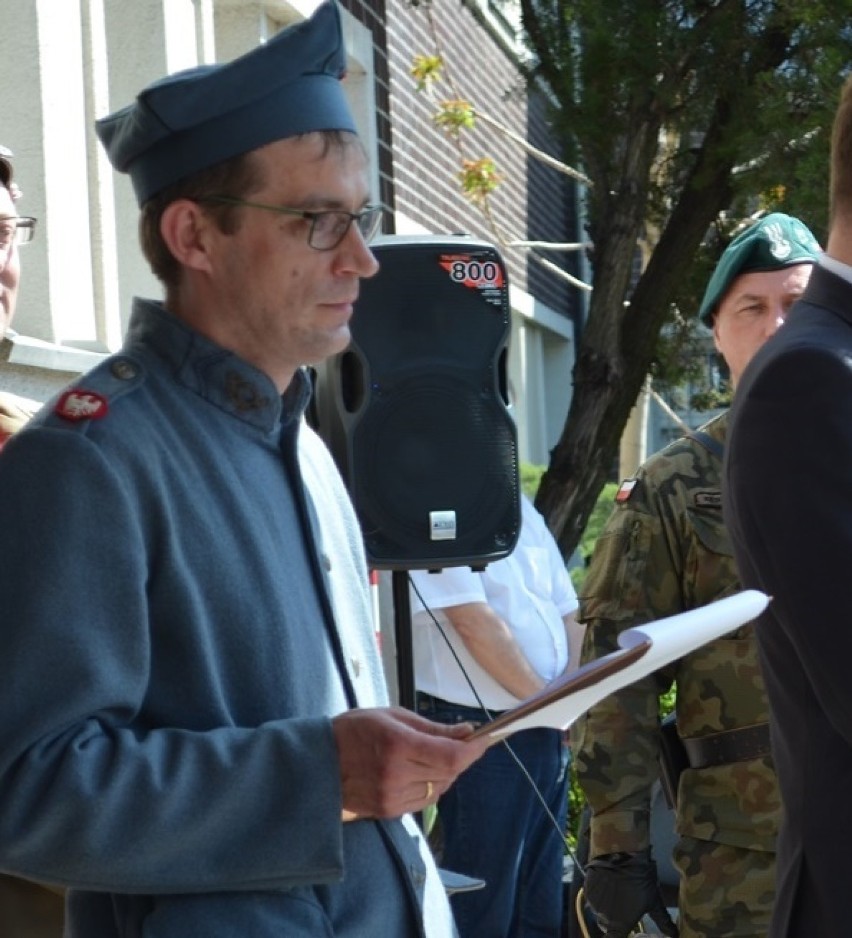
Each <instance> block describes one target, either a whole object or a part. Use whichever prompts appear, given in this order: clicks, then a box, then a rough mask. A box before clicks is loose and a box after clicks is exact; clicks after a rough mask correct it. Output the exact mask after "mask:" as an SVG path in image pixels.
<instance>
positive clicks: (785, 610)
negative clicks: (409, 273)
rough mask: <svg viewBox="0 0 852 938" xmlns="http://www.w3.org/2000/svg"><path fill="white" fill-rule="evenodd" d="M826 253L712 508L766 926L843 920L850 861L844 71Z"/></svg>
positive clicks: (850, 290) (783, 334)
mask: <svg viewBox="0 0 852 938" xmlns="http://www.w3.org/2000/svg"><path fill="white" fill-rule="evenodd" d="M831 218H832V221H831V228H830V231H829V237H828V242H827V247H826V251H825V254H824V255H823V256H822V257H821V258H820V260H819V264H818V265H817V266H816V267H815V268H814V272H813V274H812V276H811V279H810V282H809V284H808V287H807V289H806V291H805V294H804V297H803V298H802V300H801V301H800V302H799V303H797V304H796V305H795V306H794V307H793V309H792V311H791V313H790V316H789V317H788V319H787V323H786V325H785V326H784V328H783V329H781V330H780V331H779V332H778V334H777V335H776V336H775V337H774V338H773V339H771V340H770V341H769V342H768V343H767V344H766V345H765V346H764V347H763V348H762V349H761V351H760V352H759V353H758V354H757V355H756V356H755V358H754V359H752V362H751V364H750V365H749V367H748V368H747V369H746V371H745V374H744V376H743V378H742V381H741V383H740V387H739V388H738V390H737V395H736V398H735V400H734V405H733V408H732V413H731V423H730V429H729V435H728V448H727V454H728V455H727V462H726V467H725V492H724V495H725V504H724V510H725V518H726V521H727V524H728V528H729V530H730V532H731V535H732V538H733V542H734V552H735V556H736V560H737V563H738V565H739V569H740V574H741V577H742V581H743V585H744V586H746V587H758V588H760V589H762V590H765V591H766V592H767V593H769V594H770V595H771V596H772V597H773V599H772V602H771V603H770V605H769V608H768V610H767V612H766V613H765V614H764V615H763V616H762V617H761V619H760V621H759V623H758V626H757V633H758V642H759V646H760V653H761V660H762V665H763V670H764V677H765V681H766V686H767V690H768V694H769V701H770V707H771V711H772V719H771V730H772V746H773V754H774V759H775V764H776V768H777V771H778V776H779V780H780V783H781V794H782V800H783V803H784V809H785V818H784V821H783V823H782V827H781V833H780V838H779V844H778V872H777V890H776V903H775V909H774V913H773V918H772V924H771V928H770V932H769V935H770V938H805V936H807V938H811V936H814V935H820V936H826V938H828V936H835V935H846V934H848V933H849V920H850V919H849V896H848V889H849V880H850V871H852V859H850V857H852V852H850V847H849V844H850V842H852V803H850V792H851V791H852V667H850V660H849V655H850V653H851V652H852V633H850V630H849V620H850V609H849V601H850V591H849V584H850V578H852V569H850V561H852V80H850V81H847V83H846V85H845V86H844V88H843V92H842V97H841V102H840V107H839V109H838V111H837V116H836V118H835V124H834V132H833V138H832V156H831Z"/></svg>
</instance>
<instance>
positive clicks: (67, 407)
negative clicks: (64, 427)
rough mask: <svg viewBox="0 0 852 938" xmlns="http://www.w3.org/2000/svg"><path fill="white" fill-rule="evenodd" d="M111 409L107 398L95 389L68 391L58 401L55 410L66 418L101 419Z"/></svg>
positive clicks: (73, 419) (76, 419) (58, 414)
mask: <svg viewBox="0 0 852 938" xmlns="http://www.w3.org/2000/svg"><path fill="white" fill-rule="evenodd" d="M108 410H109V404H108V403H107V399H106V398H105V397H103V396H101V395H100V394H96V393H95V392H94V391H83V390H80V389H75V390H72V391H66V392H65V393H64V394H63V395H62V397H60V398H59V400H58V401H57V402H56V407H54V409H53V412H54V413H55V414H56V415H57V416H59V417H62V418H63V419H64V420H72V421H78V420H99V419H100V418H101V417H105V416H106V412H107V411H108Z"/></svg>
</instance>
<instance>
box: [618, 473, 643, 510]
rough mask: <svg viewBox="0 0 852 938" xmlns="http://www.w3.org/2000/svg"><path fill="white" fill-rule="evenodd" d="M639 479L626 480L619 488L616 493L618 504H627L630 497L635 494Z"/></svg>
mask: <svg viewBox="0 0 852 938" xmlns="http://www.w3.org/2000/svg"><path fill="white" fill-rule="evenodd" d="M638 481H639V480H638V479H625V480H624V481H623V482H622V483H621V485H619V487H618V491H617V492H616V493H615V501H616V503H617V504H619V505H620V504H621V503H622V502H626V501H627V500H628V499H629V498H630V496H631V495H632V494H633V489H635V488H636V483H637V482H638Z"/></svg>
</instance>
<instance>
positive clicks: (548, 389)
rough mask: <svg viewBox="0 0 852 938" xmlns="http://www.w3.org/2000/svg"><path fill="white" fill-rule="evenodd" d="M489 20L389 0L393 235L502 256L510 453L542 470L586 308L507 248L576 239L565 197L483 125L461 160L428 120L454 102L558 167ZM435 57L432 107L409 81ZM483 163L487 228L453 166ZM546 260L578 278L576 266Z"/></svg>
mask: <svg viewBox="0 0 852 938" xmlns="http://www.w3.org/2000/svg"><path fill="white" fill-rule="evenodd" d="M488 9H489V8H488V5H487V3H485V2H484V0H469V2H459V0H432V2H431V3H430V4H428V5H426V4H423V5H419V6H416V7H414V6H412V5H411V4H410V3H409V2H408V0H387V5H386V13H387V36H388V57H389V62H390V92H391V94H390V108H391V121H390V125H391V132H392V134H393V140H392V154H393V177H394V187H395V210H396V211H395V224H396V232H397V233H399V234H409V233H413V234H422V233H427V232H428V233H432V234H450V233H464V234H470V235H472V236H474V237H476V238H481V239H484V240H486V241H490V242H492V243H494V244H496V245H497V246H498V248H499V249H500V251H501V254H502V255H503V258H504V260H505V262H506V265H507V267H508V270H509V275H510V283H511V303H512V313H513V327H512V342H511V346H510V350H509V351H510V355H509V373H510V384H511V387H512V388H513V389H514V396H515V402H514V409H515V417H516V421H517V423H518V431H519V449H520V454H521V458H522V459H524V460H526V461H530V462H536V463H546V462H547V460H548V453H549V450H550V449H551V448H552V447H553V445H554V444H555V443H556V441H557V439H558V437H559V434H560V432H561V429H562V425H563V423H564V419H565V415H566V413H567V410H568V403H569V401H570V394H571V382H570V376H571V370H572V368H573V364H574V350H575V344H574V335H575V328H576V324H577V322H579V320H580V318H581V316H582V310H583V307H584V300H583V296H582V294H581V293H580V291H579V290H577V288H576V287H569V286H567V285H566V283H565V281H563V280H560V279H558V278H557V277H555V276H554V275H553V274H549V273H547V272H545V270H544V269H543V268H542V267H540V266H539V265H538V264H536V262H535V261H534V260H531V257H530V253H529V251H527V250H525V249H523V248H520V247H513V246H511V244H512V242H515V241H528V240H549V241H575V240H578V238H577V230H578V211H577V205H576V202H575V200H574V187H573V186H572V185H569V184H566V182H565V180H564V177H561V176H560V174H558V173H556V172H555V171H553V170H551V169H544V168H542V166H541V164H539V163H537V162H536V161H534V160H531V159H530V158H529V157H528V156H527V153H526V151H525V150H524V148H523V147H521V146H519V145H518V144H517V143H516V142H514V141H513V140H511V139H510V138H509V137H508V136H507V135H505V134H503V133H501V132H499V131H495V130H494V129H493V128H492V127H491V126H489V125H487V124H486V123H485V122H484V121H482V120H478V121H477V123H476V126H475V128H474V129H473V130H471V131H466V132H465V133H464V134H463V135H462V138H461V151H460V150H459V148H458V146H457V145H456V144H455V143H454V141H453V140H452V139H450V138H449V137H447V136H446V135H445V134H444V133H443V132H442V131H440V130H439V129H438V128H437V127H436V126H435V124H434V122H433V120H432V117H433V115H434V114H435V112H436V111H437V103H436V102H437V100H440V99H442V98H455V97H460V98H464V99H466V100H469V101H471V102H472V103H473V104H474V106H475V107H476V109H477V110H478V111H481V112H482V113H484V114H486V115H488V116H490V117H492V118H494V119H495V120H497V121H499V122H500V123H501V124H502V125H504V126H505V127H506V128H507V129H508V130H510V131H511V132H512V133H514V134H515V135H517V136H519V137H521V138H522V139H528V140H529V141H530V143H532V144H533V145H535V146H537V147H539V148H540V149H543V150H545V152H549V153H550V154H551V155H553V156H557V157H558V155H559V154H558V152H557V151H556V149H555V146H554V141H553V140H552V139H551V138H550V137H549V134H548V128H547V120H546V110H547V104H546V101H545V100H544V98H543V97H542V96H541V95H537V94H530V93H529V92H528V90H527V89H526V87H525V85H524V83H523V80H522V77H521V74H520V71H519V70H518V68H517V65H516V58H515V57H514V56H515V51H514V49H513V47H511V33H510V32H506V31H505V30H501V24H500V23H499V22H497V21H496V20H494V19H493V18H491V17H489V14H488ZM430 10H431V11H432V13H433V22H434V32H433V31H432V29H431V27H430V21H429V17H428V11H430ZM507 36H508V40H509V42H508V46H507ZM436 50H439V51H440V54H441V55H442V57H443V59H444V62H445V75H446V76H447V80H446V81H444V82H442V83H441V85H440V86H439V87H438V88H436V90H435V92H434V93H433V94H431V96H430V94H426V93H422V92H420V93H418V92H417V91H416V87H415V82H414V79H413V77H412V76H411V74H410V70H411V66H412V63H413V61H414V57H415V56H416V55H434V54H435V52H436ZM472 63H475V66H473V67H472ZM483 156H489V157H491V158H492V159H494V160H495V162H496V164H497V167H498V170H499V172H500V173H501V175H502V176H503V182H502V184H501V185H500V186H499V188H498V189H497V190H496V191H495V192H494V194H493V195H492V197H491V198H490V208H491V217H492V219H493V220H494V222H495V226H494V227H492V225H490V224H489V223H488V220H487V219H486V217H485V215H484V214H483V212H482V211H481V210H480V209H479V208H477V207H476V206H475V205H474V204H472V203H471V202H470V201H469V200H468V199H466V198H465V196H464V195H463V194H462V192H461V189H460V186H459V183H458V173H459V170H460V167H461V159H462V157H465V158H468V159H479V158H481V157H483ZM547 256H548V257H549V258H550V259H551V260H552V261H554V262H555V263H557V264H559V265H560V266H565V267H567V268H568V269H569V270H570V271H571V272H572V273H574V274H575V275H577V274H579V273H580V270H579V265H580V261H579V258H578V256H577V255H565V254H554V253H553V252H548V254H547Z"/></svg>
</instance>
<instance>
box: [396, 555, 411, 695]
mask: <svg viewBox="0 0 852 938" xmlns="http://www.w3.org/2000/svg"><path fill="white" fill-rule="evenodd" d="M391 591H392V594H393V625H394V637H395V638H396V679H397V692H398V694H399V705H400V706H401V707H405V708H406V709H407V710H414V644H413V642H412V638H411V596H410V595H409V592H408V571H407V570H394V571H393V572H392V573H391Z"/></svg>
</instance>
